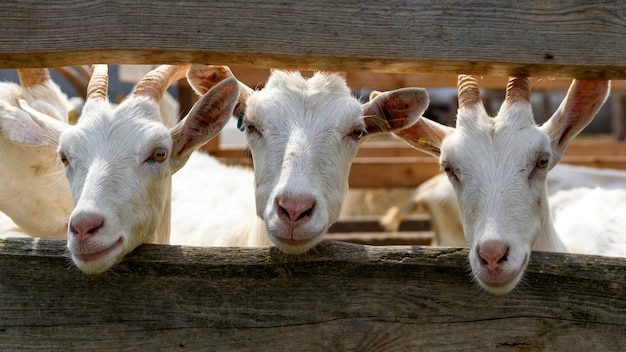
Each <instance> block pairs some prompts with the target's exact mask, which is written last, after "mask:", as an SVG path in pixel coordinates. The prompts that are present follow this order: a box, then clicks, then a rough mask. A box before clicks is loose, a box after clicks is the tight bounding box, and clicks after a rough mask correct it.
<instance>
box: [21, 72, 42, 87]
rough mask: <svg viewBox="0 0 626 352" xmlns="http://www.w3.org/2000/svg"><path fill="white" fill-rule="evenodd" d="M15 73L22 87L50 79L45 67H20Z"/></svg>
mask: <svg viewBox="0 0 626 352" xmlns="http://www.w3.org/2000/svg"><path fill="white" fill-rule="evenodd" d="M17 75H18V76H19V78H20V84H21V85H22V87H32V86H36V85H40V84H42V83H43V82H46V81H49V80H50V71H48V69H47V68H21V69H18V70H17Z"/></svg>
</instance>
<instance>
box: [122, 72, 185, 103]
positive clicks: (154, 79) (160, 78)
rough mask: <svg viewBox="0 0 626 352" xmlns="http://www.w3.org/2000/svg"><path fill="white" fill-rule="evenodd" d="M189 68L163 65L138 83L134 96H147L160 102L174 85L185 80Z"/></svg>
mask: <svg viewBox="0 0 626 352" xmlns="http://www.w3.org/2000/svg"><path fill="white" fill-rule="evenodd" d="M188 68H189V65H182V66H181V65H161V66H159V67H157V68H155V69H154V70H152V71H150V72H148V73H147V74H146V75H145V76H143V78H142V79H141V81H139V83H137V86H136V87H135V92H134V96H146V97H150V98H152V99H154V100H156V101H160V100H161V98H162V97H163V94H164V93H165V90H166V89H167V88H168V87H169V86H170V85H171V84H172V83H174V82H175V81H177V80H179V79H182V78H185V73H186V72H187V69H188Z"/></svg>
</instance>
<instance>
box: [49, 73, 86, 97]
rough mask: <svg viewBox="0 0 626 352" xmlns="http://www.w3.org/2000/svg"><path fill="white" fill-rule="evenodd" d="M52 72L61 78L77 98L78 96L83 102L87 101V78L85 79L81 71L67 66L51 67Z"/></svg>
mask: <svg viewBox="0 0 626 352" xmlns="http://www.w3.org/2000/svg"><path fill="white" fill-rule="evenodd" d="M52 70H53V71H54V72H56V73H58V74H60V75H61V76H63V78H65V80H66V81H68V82H69V84H70V85H71V86H72V88H74V90H75V91H76V94H77V95H78V96H80V97H81V98H82V99H83V100H87V84H88V78H87V79H85V76H84V75H83V73H82V71H80V70H78V69H76V68H74V67H68V66H63V67H53V68H52Z"/></svg>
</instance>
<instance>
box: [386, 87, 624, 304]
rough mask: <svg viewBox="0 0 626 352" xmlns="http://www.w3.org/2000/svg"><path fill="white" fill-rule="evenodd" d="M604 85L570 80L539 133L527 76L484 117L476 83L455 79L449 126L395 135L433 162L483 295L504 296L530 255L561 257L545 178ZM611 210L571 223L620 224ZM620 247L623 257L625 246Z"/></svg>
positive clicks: (424, 126)
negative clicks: (454, 206) (448, 186)
mask: <svg viewBox="0 0 626 352" xmlns="http://www.w3.org/2000/svg"><path fill="white" fill-rule="evenodd" d="M609 85H610V84H609V82H608V81H599V80H574V81H573V82H572V85H571V87H570V89H569V91H568V93H567V96H566V97H565V99H564V101H563V103H562V104H561V106H560V107H559V109H558V110H557V111H556V112H555V114H554V115H553V116H552V117H551V118H550V119H549V120H548V121H547V122H546V123H545V124H544V125H543V126H541V127H538V126H537V125H536V124H535V122H534V120H533V115H532V109H531V106H530V85H529V80H528V79H527V78H519V77H515V78H511V79H510V80H509V84H508V86H507V90H506V97H505V101H504V103H503V105H502V107H501V108H500V111H499V112H498V115H497V116H496V117H495V118H491V117H489V116H488V115H487V113H486V111H485V108H484V106H483V105H482V102H481V100H480V93H479V92H480V90H479V87H478V82H477V79H476V78H475V77H472V76H465V75H461V76H459V92H458V94H459V110H458V113H457V124H456V128H451V127H446V126H443V125H440V124H437V123H435V122H433V121H430V120H427V119H421V120H420V121H418V122H417V123H416V124H415V125H413V126H412V127H411V128H409V129H406V130H403V131H400V132H397V135H398V136H399V137H401V138H403V139H404V140H406V141H407V142H408V143H409V144H411V145H412V146H414V147H416V148H418V149H421V150H424V151H426V152H428V153H430V154H432V155H434V156H436V157H438V158H439V161H440V164H441V167H442V169H443V170H444V171H445V172H446V174H447V175H448V178H449V180H450V182H451V183H452V185H453V187H454V189H455V192H456V194H457V199H458V202H459V207H460V215H461V220H462V223H463V229H464V233H465V238H466V240H467V242H468V244H469V247H470V254H469V262H470V266H471V269H472V273H473V275H474V278H475V279H476V281H477V282H478V283H480V285H481V286H482V287H483V288H485V289H486V290H487V291H489V292H491V293H494V294H505V293H507V292H509V291H511V290H512V289H513V288H515V286H516V285H517V284H518V282H519V281H520V279H521V278H522V276H523V273H524V271H525V268H526V266H527V264H528V261H529V258H530V253H531V249H535V250H545V251H560V252H563V251H567V248H566V247H565V243H566V241H562V240H561V238H560V237H559V236H558V235H557V233H556V230H555V228H554V225H553V222H552V218H551V215H550V210H549V203H548V196H547V189H546V187H547V185H546V176H547V173H548V170H550V169H552V168H553V167H554V166H555V165H556V164H557V163H558V162H559V160H560V159H561V156H562V155H563V152H564V150H565V148H566V147H567V145H568V143H569V142H570V141H571V140H572V139H573V138H574V137H575V136H576V135H577V134H578V133H579V132H580V131H581V130H582V129H583V128H584V127H585V126H586V125H587V124H588V123H589V122H590V121H591V119H592V118H593V117H594V116H595V114H596V113H597V112H598V110H599V109H600V107H601V106H602V104H603V103H604V101H605V100H606V98H607V96H608V92H609ZM615 206H619V205H615ZM616 211H617V212H615V213H613V212H611V213H606V212H605V213H593V214H592V213H591V209H590V212H589V216H588V217H586V218H582V219H581V218H577V219H571V221H583V222H587V221H596V222H597V223H598V224H600V225H603V224H604V225H606V224H607V223H610V222H611V221H623V220H620V219H622V218H623V217H624V216H623V214H624V213H623V212H622V213H619V210H617V209H616ZM610 217H612V218H611V219H609V218H610ZM606 231H610V227H608V228H607V229H606ZM561 235H562V236H567V235H568V234H567V233H563V234H561ZM604 235H605V233H604V231H601V232H598V233H594V234H593V235H591V234H589V236H587V240H588V241H602V240H601V239H600V237H601V236H604ZM613 238H614V237H613ZM590 247H593V246H590ZM600 247H601V246H600ZM621 248H623V249H624V251H626V245H624V244H622V245H621ZM601 249H602V251H608V248H601ZM603 253H604V252H600V253H596V254H603ZM624 255H626V253H624Z"/></svg>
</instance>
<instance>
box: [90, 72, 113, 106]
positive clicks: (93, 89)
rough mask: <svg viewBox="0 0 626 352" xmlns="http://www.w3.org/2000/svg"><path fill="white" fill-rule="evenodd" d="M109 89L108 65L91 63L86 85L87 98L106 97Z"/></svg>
mask: <svg viewBox="0 0 626 352" xmlns="http://www.w3.org/2000/svg"><path fill="white" fill-rule="evenodd" d="M108 90H109V67H108V66H107V65H93V73H92V74H91V79H90V80H89V85H88V86H87V100H89V99H104V100H106V99H107V93H108Z"/></svg>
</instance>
